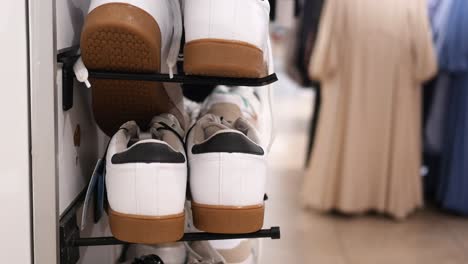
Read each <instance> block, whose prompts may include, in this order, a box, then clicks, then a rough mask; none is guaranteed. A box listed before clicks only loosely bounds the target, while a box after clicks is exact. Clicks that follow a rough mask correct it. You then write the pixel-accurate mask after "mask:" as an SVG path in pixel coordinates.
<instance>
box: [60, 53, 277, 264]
mask: <svg viewBox="0 0 468 264" xmlns="http://www.w3.org/2000/svg"><path fill="white" fill-rule="evenodd" d="M78 50H79V47H73V48H70V49H68V50H67V51H65V52H62V53H60V54H58V55H57V62H58V63H61V64H62V87H61V88H62V109H63V110H64V111H68V110H70V109H71V108H72V107H73V86H74V83H75V75H74V72H73V65H74V64H75V62H76V60H77V59H78V58H79V55H78ZM178 66H179V67H178V68H179V69H182V68H183V67H182V66H181V65H178ZM89 78H90V79H93V78H94V79H118V80H139V81H154V82H173V83H181V84H195V85H232V86H251V87H259V86H265V85H269V84H271V83H274V82H276V81H277V80H278V78H277V76H276V74H271V75H268V76H266V77H263V78H225V77H211V76H192V75H190V76H189V75H185V74H183V73H182V74H174V76H173V78H170V76H169V74H140V73H121V72H101V71H99V72H98V71H89ZM91 89H92V88H91ZM85 190H86V189H85ZM85 194H86V192H85V191H83V192H82V193H81V194H80V195H79V196H78V197H77V198H76V199H75V201H74V202H73V203H72V204H71V205H70V206H69V207H68V209H67V210H66V212H65V213H64V214H62V217H61V219H60V230H59V231H60V263H61V264H75V263H77V262H78V260H79V258H80V251H79V248H80V247H91V246H111V245H129V243H127V242H123V241H119V240H117V239H116V238H114V237H83V238H82V237H81V236H80V228H79V226H78V220H77V212H79V209H80V208H81V206H82V205H83V201H84V199H85ZM267 199H268V197H267V196H266V195H265V200H267ZM99 220H100V217H97V216H96V215H95V217H94V222H95V223H97V222H98V221H99ZM243 238H244V239H251V238H271V239H280V228H279V227H271V228H269V229H262V230H259V231H257V232H255V233H249V234H212V233H205V232H196V233H185V235H184V236H183V237H182V238H181V239H180V240H179V241H181V242H182V241H204V240H227V239H243ZM126 248H128V247H127V246H125V247H124V248H123V255H125V249H126Z"/></svg>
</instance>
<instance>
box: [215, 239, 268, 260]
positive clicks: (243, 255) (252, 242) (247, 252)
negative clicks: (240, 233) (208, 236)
mask: <svg viewBox="0 0 468 264" xmlns="http://www.w3.org/2000/svg"><path fill="white" fill-rule="evenodd" d="M210 244H211V246H212V247H213V248H214V249H215V250H216V251H217V252H218V253H219V254H220V255H221V256H223V258H224V260H225V263H226V264H257V263H259V262H258V253H259V252H258V251H259V245H258V244H259V242H258V240H257V239H233V240H216V241H210Z"/></svg>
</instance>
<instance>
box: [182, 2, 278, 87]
mask: <svg viewBox="0 0 468 264" xmlns="http://www.w3.org/2000/svg"><path fill="white" fill-rule="evenodd" d="M269 13H270V4H269V2H268V0H185V2H184V24H185V42H186V44H185V48H184V70H185V72H186V73H187V74H198V75H213V76H226V77H252V78H256V77H262V76H264V75H266V73H267V66H266V65H267V64H266V62H267V61H268V59H267V57H268V55H267V53H268V52H267V49H268V48H267V47H268V45H267V38H268V34H269V32H268V26H269Z"/></svg>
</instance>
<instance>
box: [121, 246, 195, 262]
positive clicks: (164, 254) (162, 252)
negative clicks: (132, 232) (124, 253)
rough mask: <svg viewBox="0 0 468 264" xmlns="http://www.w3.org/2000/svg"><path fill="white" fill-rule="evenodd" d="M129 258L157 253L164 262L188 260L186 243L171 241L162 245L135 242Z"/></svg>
mask: <svg viewBox="0 0 468 264" xmlns="http://www.w3.org/2000/svg"><path fill="white" fill-rule="evenodd" d="M128 255H129V256H130V257H129V259H133V258H138V257H141V256H147V255H156V256H158V257H160V258H161V260H162V261H163V262H164V264H185V263H186V260H187V249H186V248H185V245H184V243H170V244H160V245H142V244H135V245H132V246H131V247H130V250H129V252H128Z"/></svg>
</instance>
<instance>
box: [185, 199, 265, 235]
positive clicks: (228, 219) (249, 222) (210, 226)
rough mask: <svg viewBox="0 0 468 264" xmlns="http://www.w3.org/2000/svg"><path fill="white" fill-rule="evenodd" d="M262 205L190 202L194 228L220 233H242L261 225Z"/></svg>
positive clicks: (250, 231) (254, 229) (253, 230)
mask: <svg viewBox="0 0 468 264" xmlns="http://www.w3.org/2000/svg"><path fill="white" fill-rule="evenodd" d="M264 213H265V207H264V205H258V206H244V207H236V206H215V205H202V204H197V203H194V202H192V214H193V224H194V225H195V227H196V228H198V229H200V230H203V231H206V232H210V233H220V234H244V233H252V232H256V231H258V230H260V229H261V228H262V226H263V218H264Z"/></svg>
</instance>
